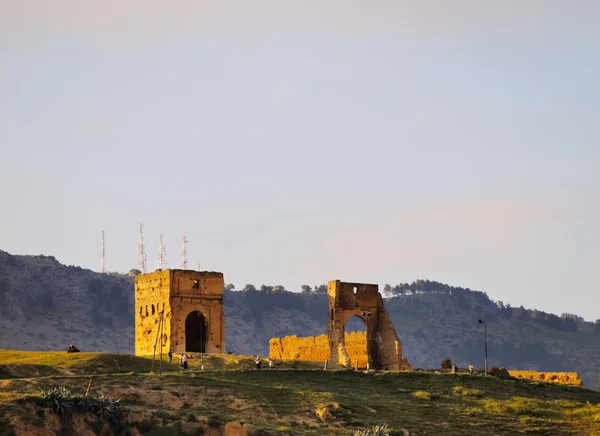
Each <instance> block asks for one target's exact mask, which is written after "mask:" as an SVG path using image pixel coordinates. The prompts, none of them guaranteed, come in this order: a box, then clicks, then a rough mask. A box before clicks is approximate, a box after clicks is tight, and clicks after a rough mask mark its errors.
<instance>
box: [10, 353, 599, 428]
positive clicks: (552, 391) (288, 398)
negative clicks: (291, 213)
mask: <svg viewBox="0 0 600 436" xmlns="http://www.w3.org/2000/svg"><path fill="white" fill-rule="evenodd" d="M190 363H191V369H190V370H187V371H183V370H180V369H179V368H178V367H177V366H175V365H172V364H168V363H166V362H164V363H163V370H164V372H163V374H162V375H152V374H150V373H149V372H148V371H149V369H150V366H151V360H150V359H147V358H140V357H134V356H127V355H116V354H107V353H77V354H67V353H65V352H62V353H42V352H32V353H19V352H0V368H4V369H5V370H6V371H8V372H9V374H8V377H9V378H8V379H5V380H2V378H6V376H5V377H3V376H2V375H1V374H0V435H14V434H27V435H39V436H42V435H44V436H45V435H53V434H64V435H81V434H103V435H116V434H120V435H132V436H133V435H139V434H150V435H166V434H168V435H183V434H187V435H202V434H204V435H213V436H216V435H222V434H224V435H226V436H227V435H240V434H242V435H255V436H258V435H263V436H269V435H273V436H274V435H354V434H355V432H356V431H361V430H365V429H369V428H372V427H374V426H376V425H382V424H387V426H388V427H389V428H390V430H391V432H389V434H390V435H392V434H393V435H407V434H408V435H422V434H444V435H457V436H458V435H469V436H477V435H489V434H494V435H513V434H517V433H525V434H552V435H563V434H564V435H568V434H569V435H572V434H581V435H583V434H585V435H590V434H599V433H598V432H600V405H599V402H600V393H598V392H595V391H590V390H587V389H582V388H578V387H573V386H564V385H557V384H552V383H535V382H530V381H525V380H515V379H499V378H495V377H483V376H481V375H480V374H476V375H469V374H448V373H445V374H444V373H435V372H415V371H408V372H399V373H392V372H383V371H382V372H375V373H369V372H354V371H348V370H343V371H340V370H328V371H323V370H315V369H309V368H311V363H310V362H306V363H305V362H294V361H288V362H280V364H281V365H279V366H278V368H277V369H275V370H260V371H257V370H252V369H248V368H251V366H252V357H251V356H234V355H224V356H214V357H212V358H211V360H210V361H208V363H207V368H208V367H210V368H211V369H210V370H208V369H207V370H205V371H198V362H197V361H193V360H192V361H190ZM17 367H18V371H20V372H21V373H22V374H27V373H28V374H29V376H28V378H10V377H14V374H12V373H10V371H14V370H15V368H17ZM293 368H299V369H293ZM302 368H304V369H302ZM228 369H229V370H228ZM36 374H37V375H36ZM41 375H46V376H45V377H41ZM88 386H89V387H90V394H91V396H92V397H91V398H94V397H96V396H98V395H103V396H107V397H112V398H114V399H119V400H120V404H121V408H122V410H123V411H124V416H123V417H122V418H121V420H119V421H115V422H113V423H112V424H109V421H108V420H107V418H106V416H105V417H104V418H103V417H102V415H100V414H99V413H96V414H93V413H89V412H88V413H85V412H82V403H81V402H73V403H71V404H72V405H71V407H70V408H69V409H67V410H66V411H65V414H64V417H63V418H59V416H58V415H57V414H56V411H55V409H53V407H56V404H57V402H58V403H62V402H64V401H69V398H68V397H67V398H66V399H65V398H64V396H63V397H62V398H63V399H62V400H58V399H57V400H55V401H53V402H52V403H51V404H47V403H46V404H44V403H43V402H42V401H41V396H40V390H48V389H51V388H57V387H64V388H67V389H68V390H69V391H70V392H71V394H72V395H78V396H82V395H83V394H84V393H85V392H86V390H87V389H88ZM88 398H89V397H88ZM103 401H104V403H103V404H106V399H105V400H103ZM83 406H85V408H86V409H85V410H89V409H87V406H86V405H85V404H83ZM113 411H114V409H113ZM112 416H115V415H114V413H113V415H112ZM240 428H241V429H243V432H240Z"/></svg>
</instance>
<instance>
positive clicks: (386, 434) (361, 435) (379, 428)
mask: <svg viewBox="0 0 600 436" xmlns="http://www.w3.org/2000/svg"><path fill="white" fill-rule="evenodd" d="M390 431H391V429H390V428H389V427H388V425H387V424H383V425H376V426H375V427H373V428H370V429H368V430H356V431H355V432H354V436H390Z"/></svg>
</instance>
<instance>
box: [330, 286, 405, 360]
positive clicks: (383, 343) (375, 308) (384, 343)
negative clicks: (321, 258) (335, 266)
mask: <svg viewBox="0 0 600 436" xmlns="http://www.w3.org/2000/svg"><path fill="white" fill-rule="evenodd" d="M327 300H328V305H329V325H328V329H327V330H328V334H327V336H328V338H327V339H328V341H329V359H328V360H329V362H335V363H339V364H341V365H343V366H346V367H349V366H351V364H352V362H351V359H350V356H349V355H348V352H347V350H346V344H345V339H346V335H345V326H346V323H347V322H348V320H349V319H350V318H352V317H355V316H357V317H359V318H361V319H362V320H363V321H364V322H365V324H366V326H367V332H366V333H367V351H366V354H367V362H368V366H369V368H370V369H388V370H404V369H410V368H411V367H410V364H409V363H408V361H407V360H406V358H404V357H402V344H401V343H400V339H399V338H398V334H397V333H396V329H395V328H394V325H393V324H392V322H391V321H390V318H389V316H388V314H387V312H386V310H385V306H384V304H383V298H382V297H381V294H380V293H379V286H377V285H371V284H364V283H345V282H341V281H339V280H331V281H330V282H329V283H328V284H327Z"/></svg>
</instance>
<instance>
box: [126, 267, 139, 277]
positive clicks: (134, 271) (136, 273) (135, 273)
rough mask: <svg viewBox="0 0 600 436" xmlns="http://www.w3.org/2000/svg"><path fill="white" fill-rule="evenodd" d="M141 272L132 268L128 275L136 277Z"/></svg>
mask: <svg viewBox="0 0 600 436" xmlns="http://www.w3.org/2000/svg"><path fill="white" fill-rule="evenodd" d="M141 273H142V272H141V271H140V270H139V269H136V268H132V269H130V270H129V275H130V276H137V275H138V274H141Z"/></svg>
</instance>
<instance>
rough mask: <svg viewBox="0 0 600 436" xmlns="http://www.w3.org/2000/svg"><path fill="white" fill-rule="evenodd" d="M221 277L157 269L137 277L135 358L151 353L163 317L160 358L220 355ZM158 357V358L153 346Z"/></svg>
mask: <svg viewBox="0 0 600 436" xmlns="http://www.w3.org/2000/svg"><path fill="white" fill-rule="evenodd" d="M224 285H225V283H224V280H223V274H222V273H219V272H200V271H192V270H180V269H170V270H156V271H154V272H152V273H148V274H138V275H137V276H136V277H135V354H136V356H140V355H149V354H153V353H154V347H155V344H160V343H161V340H160V338H159V339H158V342H157V337H158V336H157V334H159V321H160V319H161V316H162V317H163V320H164V324H163V328H162V347H163V354H166V353H167V352H168V351H169V350H171V351H172V352H173V353H211V354H223V353H224V349H225V328H224V316H223V289H224ZM156 352H157V353H160V349H159V346H158V345H157V348H156Z"/></svg>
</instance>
